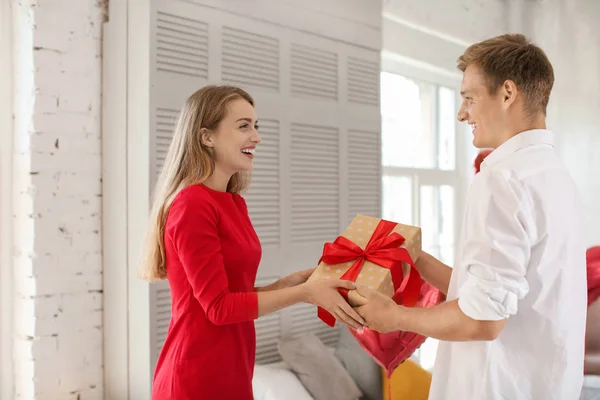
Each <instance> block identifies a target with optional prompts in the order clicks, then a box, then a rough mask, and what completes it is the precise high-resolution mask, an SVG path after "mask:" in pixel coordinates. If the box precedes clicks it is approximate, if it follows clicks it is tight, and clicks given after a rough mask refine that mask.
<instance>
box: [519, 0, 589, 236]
mask: <svg viewBox="0 0 600 400" xmlns="http://www.w3.org/2000/svg"><path fill="white" fill-rule="evenodd" d="M527 17H528V19H529V21H531V25H530V26H529V27H528V29H526V30H525V31H524V33H526V34H528V35H530V36H531V37H532V39H533V40H534V41H535V42H537V43H538V44H539V45H540V46H542V48H543V49H544V50H545V51H546V52H547V54H548V57H549V58H550V61H551V62H552V63H553V65H554V73H555V78H556V83H555V86H554V89H553V92H552V96H551V102H550V106H549V110H548V125H549V128H550V129H552V130H553V131H554V132H555V133H556V136H557V139H558V149H559V151H560V154H561V157H562V159H563V160H564V162H565V164H566V165H567V168H569V170H570V171H571V173H572V175H573V177H574V179H575V181H576V183H577V185H578V187H579V190H580V191H581V194H582V196H583V201H584V211H585V216H586V223H587V225H586V240H587V245H588V246H591V245H598V244H600V224H599V223H598V222H600V175H599V173H598V171H600V112H599V110H600V25H599V24H598V21H600V2H598V1H595V0H547V1H545V2H538V3H531V4H529V6H528V8H527Z"/></svg>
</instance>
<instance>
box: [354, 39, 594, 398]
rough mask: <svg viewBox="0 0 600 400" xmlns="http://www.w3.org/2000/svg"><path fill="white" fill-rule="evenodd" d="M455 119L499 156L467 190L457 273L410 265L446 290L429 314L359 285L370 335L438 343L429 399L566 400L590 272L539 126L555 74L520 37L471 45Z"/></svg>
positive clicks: (577, 381) (579, 365)
mask: <svg viewBox="0 0 600 400" xmlns="http://www.w3.org/2000/svg"><path fill="white" fill-rule="evenodd" d="M458 68H459V69H460V70H461V71H462V72H463V81H462V87H461V95H462V99H463V100H462V105H461V107H460V110H459V111H458V119H459V120H460V121H466V122H468V123H469V124H470V125H471V126H472V127H473V144H474V145H475V147H477V148H480V149H481V148H490V149H494V150H493V151H492V153H491V154H490V155H488V156H487V157H486V159H485V160H484V161H483V163H482V166H481V172H480V173H478V174H477V175H476V176H475V177H474V179H473V183H472V186H471V190H470V194H469V197H468V200H467V208H466V215H465V219H464V226H463V231H462V236H461V240H460V242H459V247H458V253H457V256H456V262H455V264H454V268H452V269H451V268H450V267H448V266H447V265H445V264H443V263H441V262H440V261H438V260H437V259H435V258H434V257H432V256H431V255H429V254H426V253H422V255H421V257H420V258H419V260H418V262H417V269H418V270H419V272H420V273H421V275H422V276H423V278H424V279H426V280H427V281H428V282H429V283H431V284H432V285H434V286H435V287H437V288H438V289H439V290H441V291H442V292H444V293H446V294H447V300H446V302H444V303H442V304H440V305H438V306H435V307H432V308H428V309H422V308H421V309H418V308H406V307H401V306H397V305H396V304H395V303H393V302H392V301H391V300H390V299H389V298H387V297H386V296H383V295H381V294H379V293H377V292H374V291H373V290H369V289H367V288H364V287H361V288H359V289H358V290H359V292H360V293H361V294H363V296H365V297H366V298H367V300H368V303H367V304H366V305H363V306H361V307H358V308H357V310H358V312H359V314H360V315H361V316H362V317H363V318H364V319H365V320H366V325H367V327H369V328H370V329H374V330H376V331H381V332H387V331H393V330H404V331H412V332H416V333H420V334H422V335H425V336H428V337H433V338H436V339H439V340H441V342H440V344H439V348H438V353H437V357H436V365H435V368H434V371H433V380H432V384H431V389H430V397H429V398H430V399H431V400H446V399H447V400H455V399H456V400H458V399H460V400H495V399H498V400H500V399H504V400H525V399H532V400H538V399H539V400H542V399H543V400H552V399H556V400H570V399H573V400H575V399H578V398H579V394H580V393H581V388H582V383H583V359H584V335H585V324H586V303H587V301H586V292H587V287H586V267H585V247H584V241H583V238H582V233H583V218H582V213H581V210H582V205H581V203H580V199H579V196H578V194H577V191H576V188H575V185H574V183H573V181H572V179H571V177H570V176H569V174H568V173H567V171H566V169H565V168H564V167H563V165H562V164H561V163H560V161H559V159H558V157H557V155H556V154H555V151H554V148H553V134H552V132H550V131H548V130H546V123H545V119H546V107H547V105H548V100H549V96H550V92H551V90H552V86H553V85H554V73H553V68H552V65H551V64H550V62H549V61H548V59H547V57H546V55H545V54H544V52H543V51H542V50H541V49H540V48H538V47H537V46H535V45H533V44H531V43H530V42H528V40H527V39H526V38H525V37H524V36H522V35H502V36H499V37H496V38H492V39H489V40H486V41H483V42H481V43H477V44H474V45H472V46H470V47H469V48H468V49H467V50H466V51H465V53H464V54H463V55H462V56H461V57H460V58H459V59H458Z"/></svg>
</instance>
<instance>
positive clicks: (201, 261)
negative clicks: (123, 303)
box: [167, 188, 258, 325]
mask: <svg viewBox="0 0 600 400" xmlns="http://www.w3.org/2000/svg"><path fill="white" fill-rule="evenodd" d="M184 190H185V189H184ZM169 220H170V221H169V228H168V230H167V233H168V236H169V237H170V240H172V242H173V247H174V248H175V250H176V252H177V256H178V257H179V260H180V262H181V264H182V265H183V269H184V271H185V274H186V276H187V278H188V281H189V283H190V285H191V287H192V290H193V293H194V297H195V298H196V299H197V300H198V302H199V303H200V305H201V307H202V308H203V309H204V312H205V313H206V315H207V317H208V319H209V320H210V321H211V322H212V323H213V324H216V325H225V324H234V323H239V322H245V321H251V320H254V319H256V318H257V317H258V297H257V294H256V293H255V292H243V293H232V292H230V291H229V280H228V278H227V273H226V270H225V265H224V263H223V255H222V253H221V252H222V249H221V240H220V238H219V235H218V232H219V230H218V223H219V214H218V212H217V210H216V208H215V207H214V205H213V204H212V203H211V202H210V200H209V199H208V198H207V195H206V194H205V193H204V192H203V191H201V190H197V189H195V188H189V189H187V190H185V192H182V193H180V194H179V196H178V197H177V198H176V199H175V201H174V202H173V204H172V205H171V209H170V211H169Z"/></svg>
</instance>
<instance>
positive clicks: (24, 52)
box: [2, 0, 103, 400]
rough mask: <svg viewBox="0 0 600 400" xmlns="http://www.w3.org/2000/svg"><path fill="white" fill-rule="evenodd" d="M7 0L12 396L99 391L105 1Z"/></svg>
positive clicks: (86, 395)
mask: <svg viewBox="0 0 600 400" xmlns="http://www.w3.org/2000/svg"><path fill="white" fill-rule="evenodd" d="M11 3H12V6H13V15H14V18H13V27H14V30H13V32H14V34H13V40H14V41H13V44H14V47H13V48H14V56H15V60H14V61H15V64H14V81H13V82H14V98H13V100H14V130H13V133H12V139H13V141H14V153H13V162H12V177H13V180H14V192H13V199H14V201H13V203H12V215H13V220H12V224H13V225H12V228H11V227H9V228H8V230H9V231H10V230H12V229H14V236H13V241H12V243H11V245H12V250H13V254H12V261H13V269H12V271H13V283H14V297H13V305H14V320H13V321H12V322H13V324H12V330H13V345H14V346H13V351H14V363H13V370H14V371H13V372H14V377H15V379H14V388H12V389H13V390H14V397H13V398H16V399H49V400H50V399H101V398H102V396H103V387H102V271H101V240H100V211H101V200H102V199H101V191H100V187H101V173H100V167H101V155H100V145H101V142H100V98H101V91H100V82H101V59H100V56H101V53H100V43H101V24H102V9H101V8H100V6H99V3H100V2H98V1H95V0H85V1H82V0H60V1H58V0H56V1H46V2H37V4H33V2H30V1H21V2H11ZM2 189H3V190H5V189H6V187H4V185H3V188H2ZM2 223H3V226H6V225H5V224H7V223H9V224H10V222H9V221H2ZM3 322H6V320H5V319H4V315H3ZM7 383H8V382H5V384H7Z"/></svg>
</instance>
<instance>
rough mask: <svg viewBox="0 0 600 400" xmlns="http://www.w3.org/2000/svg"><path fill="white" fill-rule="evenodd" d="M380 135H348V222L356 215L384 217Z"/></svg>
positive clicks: (362, 131) (368, 133)
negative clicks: (382, 212)
mask: <svg viewBox="0 0 600 400" xmlns="http://www.w3.org/2000/svg"><path fill="white" fill-rule="evenodd" d="M380 143H381V139H380V134H379V132H374V131H373V132H371V131H364V130H353V129H351V130H349V131H348V222H350V221H352V219H353V218H354V217H355V216H356V214H365V215H371V216H374V217H380V216H381V215H380V214H381V193H380V192H381V168H380V164H381V146H380Z"/></svg>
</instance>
